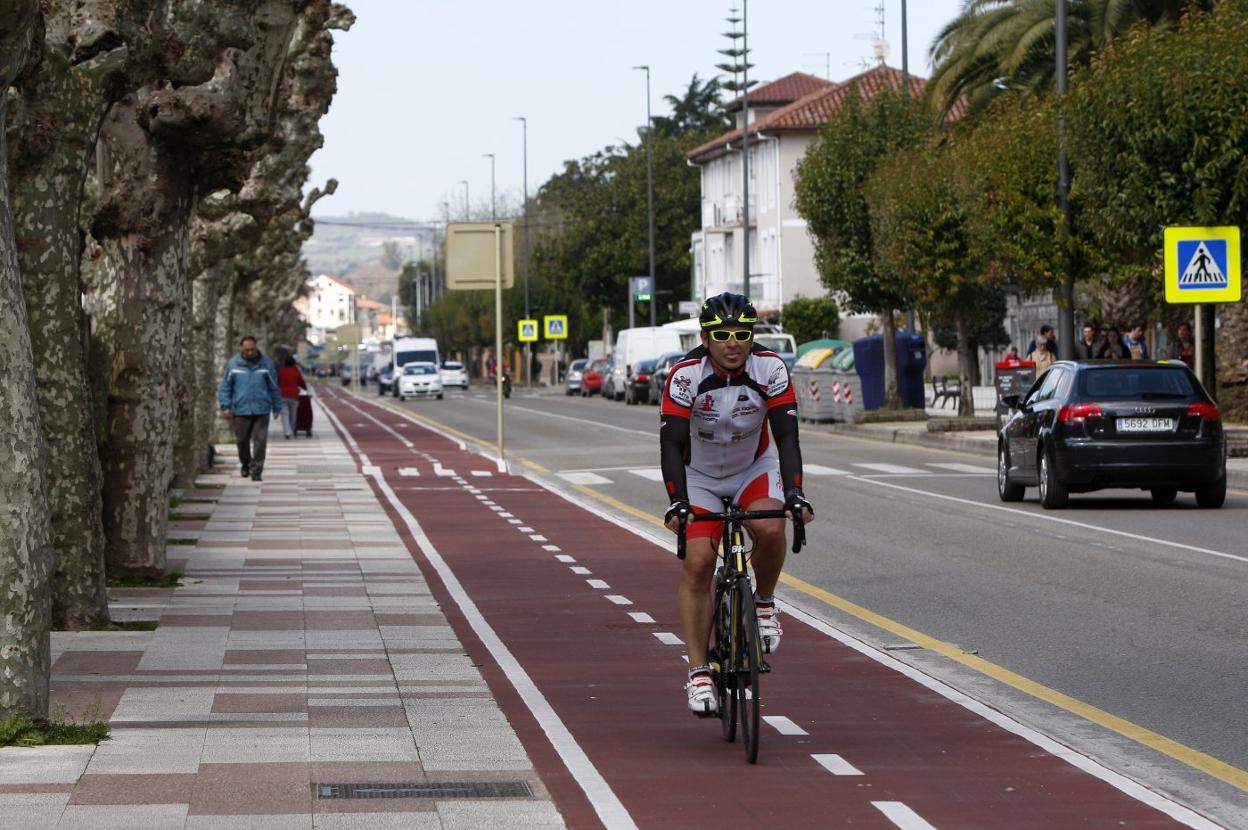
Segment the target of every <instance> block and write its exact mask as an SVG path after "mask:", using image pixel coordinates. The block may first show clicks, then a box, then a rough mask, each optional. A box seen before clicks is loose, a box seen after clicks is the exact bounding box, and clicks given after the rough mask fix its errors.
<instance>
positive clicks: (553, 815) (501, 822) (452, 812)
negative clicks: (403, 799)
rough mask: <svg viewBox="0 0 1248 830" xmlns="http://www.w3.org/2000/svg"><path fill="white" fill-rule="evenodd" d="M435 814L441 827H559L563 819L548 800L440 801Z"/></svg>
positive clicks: (449, 829)
mask: <svg viewBox="0 0 1248 830" xmlns="http://www.w3.org/2000/svg"><path fill="white" fill-rule="evenodd" d="M438 815H439V816H441V818H442V827H443V828H445V830H461V828H462V830H486V828H495V827H497V828H532V829H533V830H537V828H542V830H545V828H552V830H553V828H562V827H565V826H566V825H565V824H564V821H563V818H562V817H561V816H560V815H559V811H558V810H556V809H555V805H554V804H552V803H550V802H549V801H515V800H511V799H506V800H497V801H496V800H490V801H468V800H465V801H449V800H448V801H440V802H438Z"/></svg>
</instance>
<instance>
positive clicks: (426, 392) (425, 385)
mask: <svg viewBox="0 0 1248 830" xmlns="http://www.w3.org/2000/svg"><path fill="white" fill-rule="evenodd" d="M398 383H399V400H401V401H405V400H407V399H408V398H416V397H426V398H428V397H432V396H434V395H437V396H438V399H439V400H440V399H441V398H442V379H441V378H440V377H439V376H438V367H437V366H434V365H433V364H432V363H409V364H407V365H406V366H404V367H403V371H402V372H401V373H400V374H399V377H398Z"/></svg>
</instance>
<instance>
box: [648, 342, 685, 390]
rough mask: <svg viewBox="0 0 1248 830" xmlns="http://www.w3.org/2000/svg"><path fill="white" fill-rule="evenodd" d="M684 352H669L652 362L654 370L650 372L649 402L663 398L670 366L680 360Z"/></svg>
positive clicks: (670, 369)
mask: <svg viewBox="0 0 1248 830" xmlns="http://www.w3.org/2000/svg"><path fill="white" fill-rule="evenodd" d="M684 356H685V353H684V352H669V353H668V354H665V355H663V356H662V357H660V358H659V359H658V360H656V361H655V362H654V371H653V372H651V373H650V403H658V402H659V401H661V400H662V399H663V387H664V386H666V385H667V376H668V375H669V374H671V371H672V367H673V366H675V365H676V364H677V363H679V362H680V361H681V359H682V358H683V357H684Z"/></svg>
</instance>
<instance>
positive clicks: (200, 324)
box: [174, 270, 220, 489]
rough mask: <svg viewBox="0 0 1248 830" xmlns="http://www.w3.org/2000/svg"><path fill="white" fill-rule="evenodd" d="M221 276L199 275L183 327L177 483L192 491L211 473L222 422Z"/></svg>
mask: <svg viewBox="0 0 1248 830" xmlns="http://www.w3.org/2000/svg"><path fill="white" fill-rule="evenodd" d="M219 293H220V272H219V271H216V270H213V271H207V272H204V273H202V274H199V275H198V276H197V277H196V278H195V280H194V281H193V282H192V283H191V297H190V303H189V304H188V305H189V308H184V311H183V313H184V314H186V315H187V316H188V319H187V320H186V321H185V325H184V326H183V338H182V361H181V364H182V381H183V389H184V394H183V395H182V397H181V400H180V405H181V407H183V408H182V409H181V410H180V412H179V417H178V434H177V439H176V443H175V445H174V473H175V478H174V481H175V483H176V484H177V486H178V487H182V488H186V489H189V488H192V487H194V486H195V479H196V477H197V476H198V475H199V474H200V473H202V472H204V471H205V470H206V469H208V466H209V463H210V458H209V450H208V447H209V445H210V444H211V443H212V436H211V435H210V434H209V432H208V430H209V427H208V424H206V423H205V419H206V418H207V420H208V421H209V422H210V423H211V422H215V421H216V420H219V418H217V417H215V414H216V410H217V407H216V399H217V388H216V383H214V377H213V376H214V375H215V374H216V373H215V372H214V370H213V365H212V361H213V356H214V349H213V344H214V342H215V341H216V331H215V329H216V316H217V295H218V294H219Z"/></svg>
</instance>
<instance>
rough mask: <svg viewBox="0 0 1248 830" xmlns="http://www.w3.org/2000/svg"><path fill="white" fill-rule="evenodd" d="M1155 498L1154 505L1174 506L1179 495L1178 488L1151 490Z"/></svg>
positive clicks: (1155, 488)
mask: <svg viewBox="0 0 1248 830" xmlns="http://www.w3.org/2000/svg"><path fill="white" fill-rule="evenodd" d="M1149 492H1150V493H1152V496H1153V504H1172V503H1173V502H1174V500H1175V499H1176V498H1178V495H1179V488H1177V487H1154V488H1153V489H1151V490H1149Z"/></svg>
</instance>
